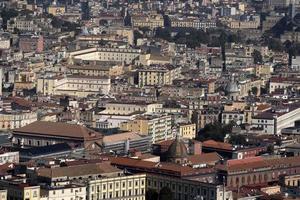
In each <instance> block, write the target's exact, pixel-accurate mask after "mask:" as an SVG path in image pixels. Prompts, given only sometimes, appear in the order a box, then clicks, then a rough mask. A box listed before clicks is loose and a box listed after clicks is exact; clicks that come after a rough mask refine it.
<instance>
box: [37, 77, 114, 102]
mask: <svg viewBox="0 0 300 200" xmlns="http://www.w3.org/2000/svg"><path fill="white" fill-rule="evenodd" d="M110 86H111V85H110V78H108V77H107V76H85V75H69V76H66V77H59V78H55V77H50V78H39V79H38V80H37V92H38V93H41V94H44V95H68V96H77V97H86V96H88V95H97V94H108V93H109V91H110Z"/></svg>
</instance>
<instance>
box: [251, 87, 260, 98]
mask: <svg viewBox="0 0 300 200" xmlns="http://www.w3.org/2000/svg"><path fill="white" fill-rule="evenodd" d="M251 93H252V94H253V95H255V96H257V94H258V89H257V87H252V88H251Z"/></svg>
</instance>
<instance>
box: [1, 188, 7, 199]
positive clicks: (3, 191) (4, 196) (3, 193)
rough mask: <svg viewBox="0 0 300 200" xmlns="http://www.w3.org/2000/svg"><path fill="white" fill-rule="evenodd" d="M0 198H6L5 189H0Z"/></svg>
mask: <svg viewBox="0 0 300 200" xmlns="http://www.w3.org/2000/svg"><path fill="white" fill-rule="evenodd" d="M0 199H1V200H2V199H3V200H7V199H8V198H7V190H4V189H1V190H0Z"/></svg>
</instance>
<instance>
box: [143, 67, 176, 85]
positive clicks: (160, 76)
mask: <svg viewBox="0 0 300 200" xmlns="http://www.w3.org/2000/svg"><path fill="white" fill-rule="evenodd" d="M180 77H181V67H174V66H169V65H167V66H166V65H164V66H160V65H155V66H147V67H143V68H142V69H138V85H139V87H144V86H155V85H171V84H172V83H173V80H175V79H179V78H180Z"/></svg>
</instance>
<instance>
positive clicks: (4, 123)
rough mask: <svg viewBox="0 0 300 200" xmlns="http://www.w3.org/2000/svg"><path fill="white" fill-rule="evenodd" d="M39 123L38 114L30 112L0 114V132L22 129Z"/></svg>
mask: <svg viewBox="0 0 300 200" xmlns="http://www.w3.org/2000/svg"><path fill="white" fill-rule="evenodd" d="M35 121H37V113H36V112H30V111H11V112H2V113H1V112H0V130H12V129H16V128H21V127H23V126H26V125H28V124H31V123H33V122H35Z"/></svg>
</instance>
